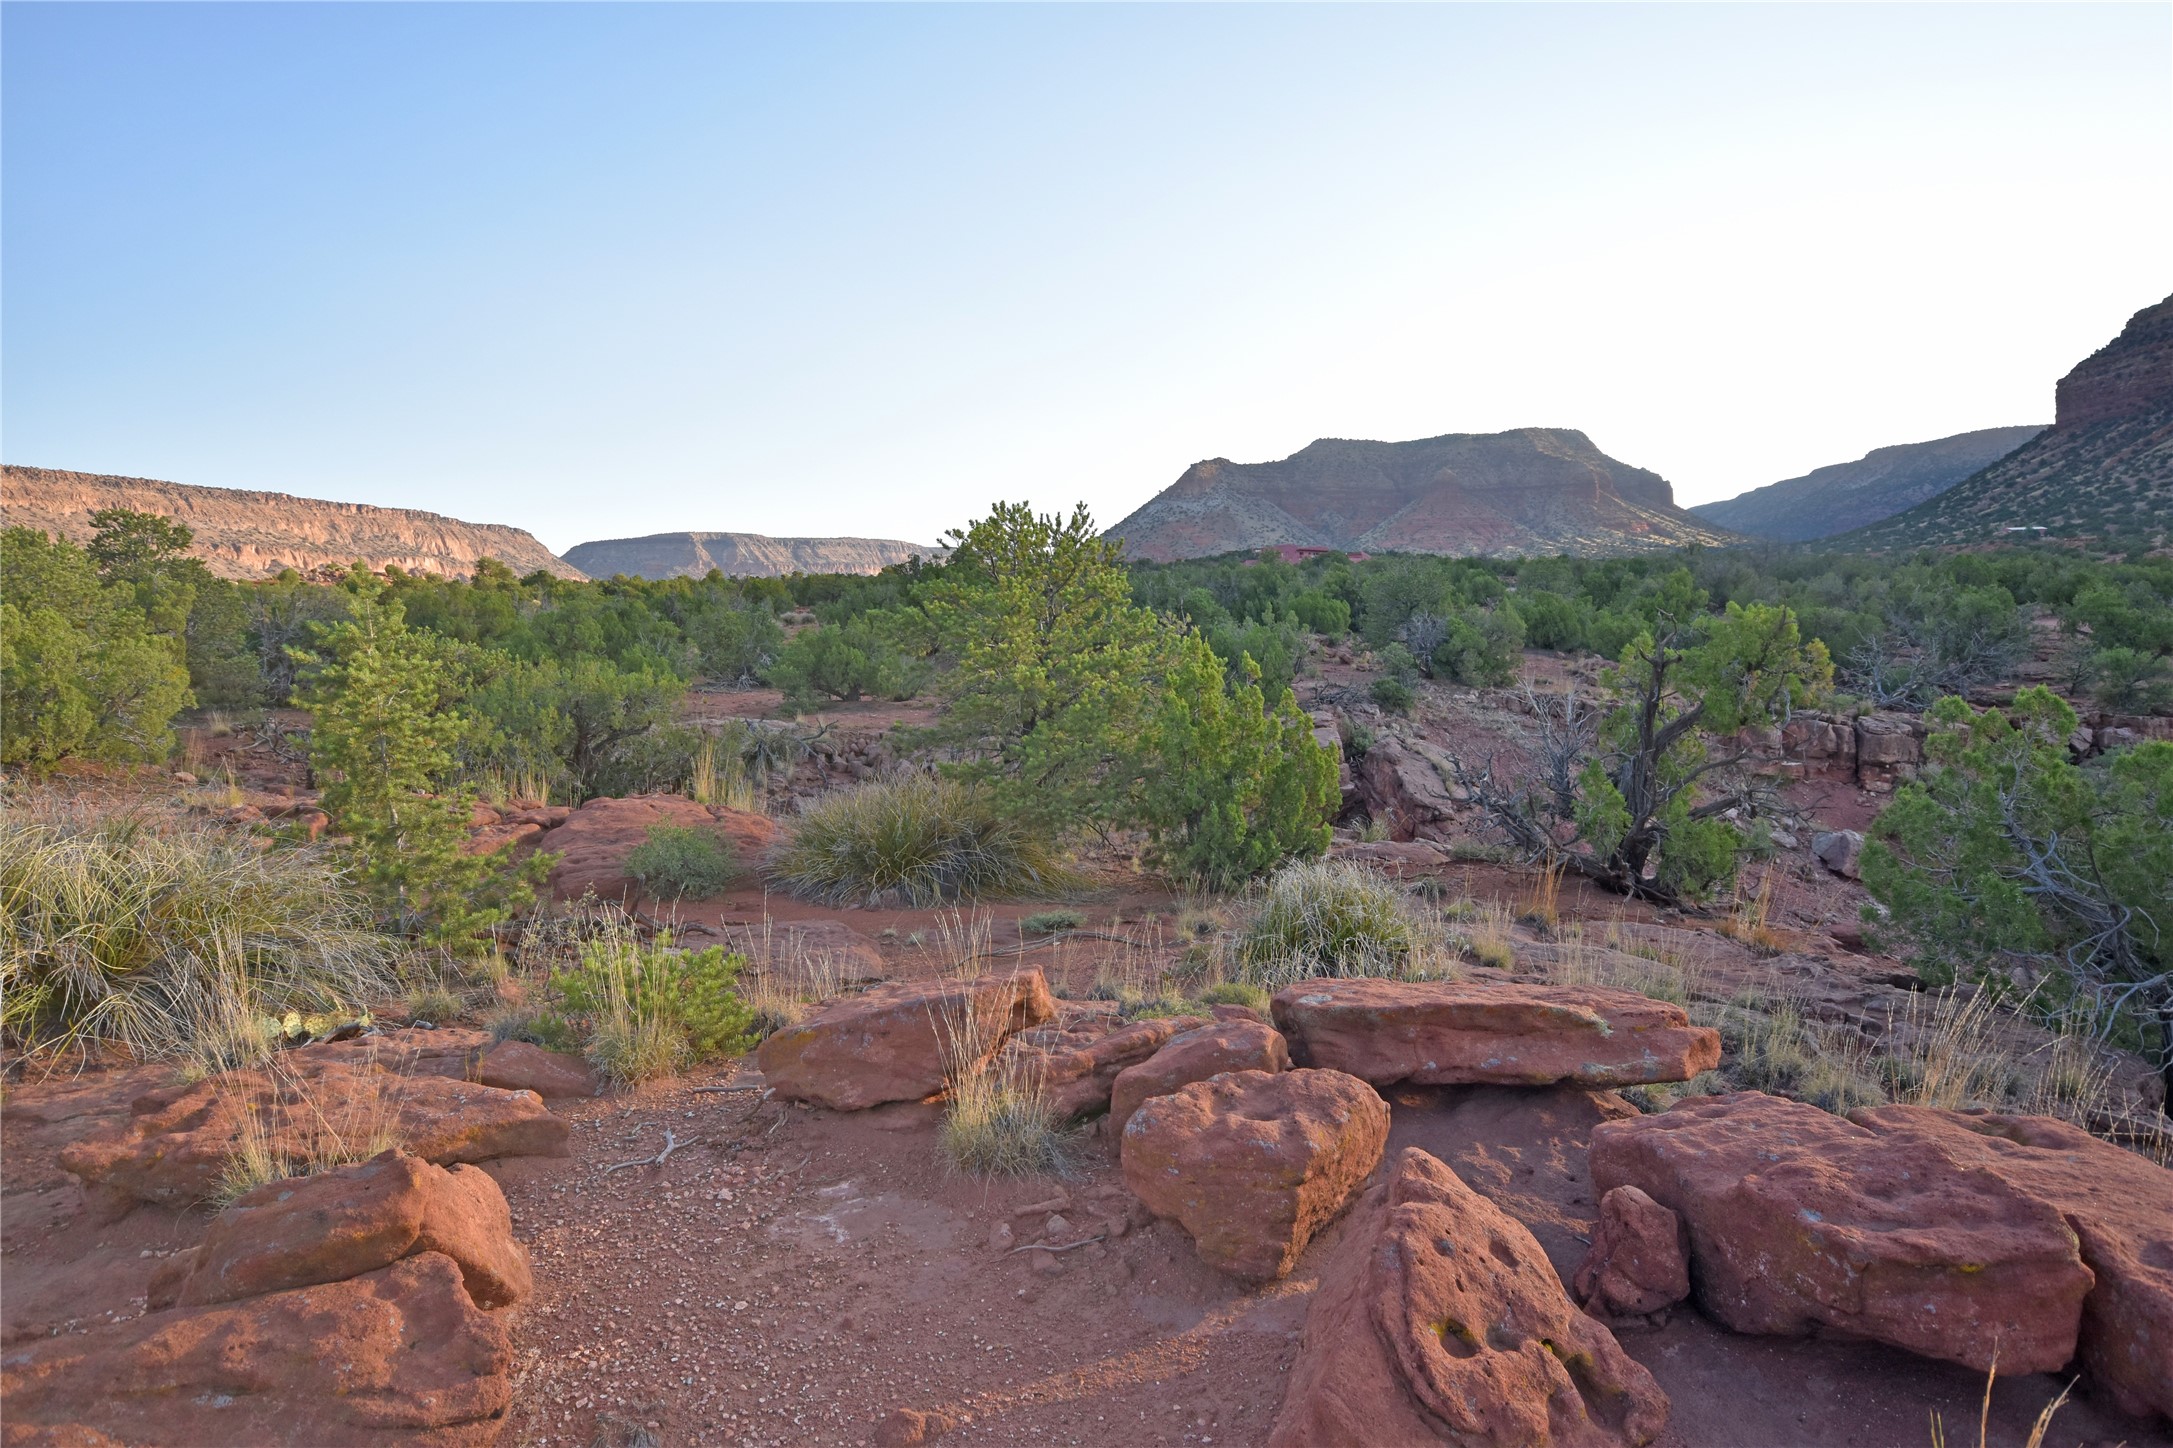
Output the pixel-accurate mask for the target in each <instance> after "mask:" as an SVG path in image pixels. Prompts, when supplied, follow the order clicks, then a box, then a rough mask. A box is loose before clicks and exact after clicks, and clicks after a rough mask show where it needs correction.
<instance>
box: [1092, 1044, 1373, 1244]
mask: <svg viewBox="0 0 2173 1448" xmlns="http://www.w3.org/2000/svg"><path fill="white" fill-rule="evenodd" d="M1387 1142H1388V1105H1387V1103H1386V1102H1384V1101H1382V1100H1381V1098H1380V1095H1379V1094H1378V1093H1377V1092H1375V1091H1374V1089H1373V1088H1372V1087H1371V1086H1368V1085H1367V1084H1366V1083H1365V1082H1363V1081H1360V1080H1359V1079H1358V1078H1357V1077H1355V1076H1347V1075H1345V1074H1344V1073H1342V1072H1341V1071H1280V1072H1270V1071H1231V1072H1225V1073H1224V1074H1222V1075H1219V1076H1215V1077H1213V1078H1211V1079H1209V1080H1206V1081H1196V1082H1194V1083H1193V1084H1191V1085H1189V1086H1184V1087H1181V1088H1179V1089H1178V1090H1176V1091H1173V1092H1171V1093H1170V1094H1169V1095H1166V1096H1154V1097H1150V1098H1148V1099H1147V1100H1146V1101H1144V1102H1142V1103H1141V1104H1140V1106H1139V1109H1138V1110H1136V1111H1134V1112H1133V1113H1132V1119H1131V1120H1130V1121H1128V1122H1127V1123H1125V1127H1124V1135H1123V1146H1122V1152H1123V1162H1124V1184H1125V1185H1126V1186H1128V1187H1130V1188H1131V1189H1132V1194H1133V1195H1134V1196H1136V1197H1138V1198H1139V1199H1140V1201H1141V1202H1143V1203H1145V1204H1146V1206H1147V1209H1148V1210H1149V1211H1151V1212H1153V1213H1154V1214H1155V1215H1156V1216H1158V1217H1164V1218H1168V1219H1169V1220H1172V1221H1175V1222H1176V1223H1178V1224H1179V1225H1180V1226H1182V1227H1183V1228H1184V1229H1185V1230H1186V1231H1187V1232H1188V1233H1190V1234H1191V1236H1192V1240H1193V1242H1194V1244H1195V1245H1196V1246H1197V1248H1198V1249H1199V1254H1200V1259H1201V1260H1202V1261H1204V1262H1206V1263H1207V1264H1208V1265H1209V1266H1211V1267H1215V1268H1219V1269H1220V1270H1222V1271H1224V1272H1227V1273H1229V1274H1230V1275H1231V1276H1233V1277H1240V1278H1245V1279H1248V1280H1253V1281H1266V1280H1269V1279H1272V1278H1276V1277H1281V1276H1284V1275H1285V1274H1287V1273H1288V1272H1289V1271H1290V1269H1291V1268H1292V1267H1293V1266H1294V1265H1296V1263H1297V1260H1298V1254H1299V1253H1301V1252H1303V1251H1304V1250H1305V1244H1306V1243H1307V1242H1309V1241H1311V1240H1312V1238H1313V1234H1314V1233H1315V1232H1317V1231H1319V1230H1320V1229H1321V1228H1322V1227H1323V1226H1325V1225H1327V1224H1328V1222H1330V1221H1331V1220H1333V1219H1334V1217H1335V1216H1336V1214H1337V1213H1338V1212H1341V1211H1342V1210H1343V1208H1344V1206H1345V1204H1346V1203H1348V1202H1349V1201H1350V1199H1351V1197H1352V1196H1353V1195H1354V1194H1355V1193H1356V1192H1357V1190H1358V1188H1359V1186H1360V1185H1361V1184H1363V1183H1364V1181H1365V1179H1366V1177H1367V1176H1368V1175H1369V1174H1370V1173H1371V1172H1372V1171H1373V1168H1374V1167H1375V1166H1376V1165H1378V1164H1379V1162H1380V1160H1381V1150H1382V1148H1383V1147H1384V1146H1385V1145H1386V1144H1387Z"/></svg>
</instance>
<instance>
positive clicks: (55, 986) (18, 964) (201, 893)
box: [0, 810, 393, 1055]
mask: <svg viewBox="0 0 2173 1448" xmlns="http://www.w3.org/2000/svg"><path fill="white" fill-rule="evenodd" d="M392 957H393V944H392V942H391V941H390V940H388V939H387V938H386V937H385V936H383V935H381V934H379V933H378V932H377V931H376V930H375V929H373V928H372V925H371V917H370V912H369V908H368V906H367V904H366V902H365V901H364V900H363V899H362V898H361V896H360V895H359V894H357V893H356V892H355V891H353V890H352V889H351V888H350V887H349V884H348V882H347V880H346V879H345V878H344V877H343V876H342V875H341V874H340V873H339V871H338V870H337V869H336V868H334V866H333V865H332V863H331V860H330V858H329V857H328V856H327V855H326V854H324V853H323V852H321V851H319V850H316V849H314V848H310V849H257V848H254V847H252V846H250V845H247V844H243V843H240V842H236V841H232V840H229V839H227V838H226V837H224V836H220V835H214V834H207V833H186V834H170V835H169V834H162V833H158V832H156V831H154V830H152V829H150V828H148V827H146V826H145V825H144V824H142V823H141V822H140V821H136V820H131V819H110V820H103V821H97V820H92V821H78V820H55V819H37V818H32V817H30V816H28V815H26V814H24V813H21V812H18V811H16V810H9V811H7V812H6V813H5V815H0V995H4V997H5V1003H4V1005H0V1024H4V1026H5V1029H6V1032H7V1035H8V1036H9V1037H10V1038H11V1039H12V1040H14V1041H16V1042H18V1043H21V1044H23V1045H25V1046H27V1047H28V1048H30V1049H32V1050H61V1049H66V1048H68V1047H70V1046H73V1045H76V1044H79V1043H83V1042H87V1041H94V1040H96V1041H111V1042H116V1043H119V1044H122V1045H125V1046H128V1047H130V1048H132V1049H133V1050H135V1051H137V1052H139V1053H141V1054H145V1055H173V1054H181V1053H183V1052H185V1051H186V1050H187V1048H188V1046H189V1044H190V1042H191V1041H192V1040H193V1039H194V1038H195V1032H196V1030H197V1027H198V1026H199V1024H200V1023H204V1022H212V1023H217V1022H221V1021H227V1020H230V1018H231V1016H232V1014H233V1011H234V1010H235V1009H238V1008H239V1004H238V1003H245V1004H246V1006H247V1007H248V1008H251V1009H262V1010H266V1011H269V1012H272V1013H274V1014H277V1013H280V1012H284V1011H287V1010H292V1009H300V1010H310V1011H314V1010H330V1009H338V1008H340V1007H342V1006H346V1005H349V1004H352V1003H354V1002H357V1001H362V1000H368V999H372V998H375V997H377V996H379V995H381V994H384V993H386V992H387V991H389V990H390V989H391V988H392V984H393V977H392V974H391V970H390V963H391V960H392Z"/></svg>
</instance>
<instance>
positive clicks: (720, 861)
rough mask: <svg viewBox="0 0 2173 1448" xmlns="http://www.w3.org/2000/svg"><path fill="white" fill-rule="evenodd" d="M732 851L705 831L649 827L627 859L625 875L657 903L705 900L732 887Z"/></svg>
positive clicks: (683, 827) (684, 827)
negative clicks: (729, 886) (633, 879)
mask: <svg viewBox="0 0 2173 1448" xmlns="http://www.w3.org/2000/svg"><path fill="white" fill-rule="evenodd" d="M735 868H736V867H735V865H734V864H733V860H732V851H731V849H730V848H729V847H727V846H726V844H725V843H724V841H722V840H720V839H718V838H717V836H716V835H714V834H713V833H711V832H710V831H708V830H703V829H691V828H688V827H686V826H682V825H651V826H650V827H649V835H648V838H647V839H644V840H643V841H642V842H641V843H640V844H638V845H636V846H635V847H634V848H633V850H632V851H630V852H629V853H628V854H627V857H626V873H627V874H629V875H631V876H633V877H634V878H635V879H636V880H638V881H640V882H641V888H642V889H644V890H646V891H648V892H649V894H651V895H654V896H655V897H656V898H657V899H659V900H706V899H708V898H709V897H710V896H712V895H715V894H717V893H718V892H720V891H721V890H723V889H724V887H725V886H726V885H728V884H730V883H731V880H732V875H733V873H734V870H735Z"/></svg>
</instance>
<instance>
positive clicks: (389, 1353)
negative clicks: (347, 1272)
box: [0, 1252, 513, 1448]
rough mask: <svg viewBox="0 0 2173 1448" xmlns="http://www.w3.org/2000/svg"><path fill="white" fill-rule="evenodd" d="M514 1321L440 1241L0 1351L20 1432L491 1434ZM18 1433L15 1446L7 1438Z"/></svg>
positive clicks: (190, 1447) (182, 1438)
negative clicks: (389, 1258) (434, 1248)
mask: <svg viewBox="0 0 2173 1448" xmlns="http://www.w3.org/2000/svg"><path fill="white" fill-rule="evenodd" d="M512 1366H513V1351H512V1344H511V1340H510V1337H509V1334H508V1329H507V1326H506V1323H505V1321H504V1319H503V1318H502V1317H500V1316H497V1315H493V1314H491V1313H488V1312H485V1311H483V1310H482V1309H481V1308H479V1307H478V1306H476V1304H475V1303H474V1302H473V1301H472V1300H471V1299H470V1298H469V1296H468V1291H467V1288H466V1286H465V1285H464V1284H463V1280H462V1274H461V1269H460V1265H459V1264H458V1263H456V1262H455V1261H454V1260H453V1259H452V1258H450V1257H447V1256H445V1255H444V1254H442V1253H438V1252H424V1253H421V1254H418V1255H416V1256H412V1257H407V1258H404V1259H402V1260H400V1261H398V1262H395V1263H394V1264H393V1265H392V1266H390V1267H385V1268H381V1269H379V1270H377V1271H374V1272H368V1273H365V1274H363V1275H362V1276H359V1277H353V1278H349V1279H347V1280H345V1281H342V1282H334V1283H327V1284H323V1285H320V1286H314V1287H303V1288H299V1289H296V1290H293V1291H287V1292H275V1293H271V1294H268V1295H266V1296H261V1297H252V1298H249V1299H247V1300H245V1301H240V1302H233V1303H227V1304H223V1305H220V1306H215V1307H200V1308H193V1309H187V1310H183V1311H176V1312H153V1313H150V1314H147V1315H145V1316H143V1317H139V1318H135V1319H132V1320H129V1321H126V1322H121V1323H117V1324H114V1325H112V1326H109V1327H102V1328H94V1329H93V1330H91V1331H89V1332H85V1333H71V1334H67V1335H64V1336H60V1337H53V1338H45V1339H40V1340H37V1341H34V1342H31V1343H28V1344H22V1345H18V1346H15V1347H11V1348H9V1349H8V1351H7V1352H6V1354H5V1356H4V1357H0V1396H4V1397H5V1399H6V1402H7V1413H8V1420H9V1429H10V1432H11V1434H12V1433H15V1432H17V1431H23V1432H28V1431H30V1430H45V1431H47V1432H49V1433H50V1434H51V1441H55V1442H77V1443H82V1442H92V1443H95V1442H98V1441H100V1440H99V1438H98V1437H97V1436H95V1435H98V1434H104V1435H107V1437H109V1438H111V1439H114V1440H118V1441H120V1442H125V1443H128V1444H132V1445H150V1448H202V1445H204V1444H210V1443H308V1444H311V1445H319V1448H346V1445H360V1444H381V1443H386V1442H400V1443H403V1444H416V1445H426V1444H427V1445H443V1448H455V1445H483V1444H488V1443H491V1442H493V1441H494V1440H495V1439H496V1438H497V1436H498V1432H499V1428H500V1419H501V1417H502V1415H503V1414H504V1412H505V1410H506V1408H507V1406H508V1405H509V1404H510V1403H511V1401H512V1394H513V1386H512V1375H511V1370H512ZM11 1441H14V1440H13V1439H12V1438H11Z"/></svg>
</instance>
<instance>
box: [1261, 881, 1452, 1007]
mask: <svg viewBox="0 0 2173 1448" xmlns="http://www.w3.org/2000/svg"><path fill="white" fill-rule="evenodd" d="M1418 937H1419V932H1418V929H1417V927H1416V925H1415V924H1414V922H1413V921H1412V919H1411V916H1410V913H1409V910H1408V908H1407V906H1406V904H1405V900H1404V896H1403V893H1402V892H1401V891H1399V890H1398V889H1397V888H1396V887H1395V886H1394V885H1393V884H1391V883H1390V882H1389V881H1388V880H1387V879H1386V878H1385V877H1383V876H1382V875H1380V874H1378V873H1377V872H1375V871H1373V870H1369V869H1367V868H1365V867H1364V866H1363V865H1357V864H1352V863H1350V862H1347V861H1333V860H1331V861H1319V862H1312V861H1309V862H1305V863H1300V864H1295V865H1287V866H1285V867H1284V868H1283V869H1282V870H1281V871H1280V872H1278V873H1277V874H1276V875H1275V876H1274V877H1273V878H1272V879H1270V880H1269V881H1268V882H1267V884H1266V885H1265V886H1264V887H1263V888H1262V891H1261V895H1260V902H1259V905H1258V907H1257V908H1256V909H1255V910H1254V912H1253V915H1252V919H1251V920H1250V921H1249V922H1248V923H1247V924H1246V926H1245V928H1244V931H1243V932H1242V934H1241V935H1240V936H1239V939H1238V950H1237V954H1238V964H1239V967H1240V970H1241V972H1242V974H1243V977H1244V978H1245V979H1246V980H1248V981H1250V982H1252V983H1254V984H1256V985H1266V986H1270V987H1272V986H1278V985H1285V984H1288V983H1289V982H1291V981H1293V980H1300V979H1303V978H1304V977H1306V976H1314V975H1398V974H1401V973H1402V972H1403V971H1404V969H1405V968H1406V966H1407V965H1408V964H1409V962H1410V960H1411V957H1412V953H1413V951H1414V950H1415V949H1416V948H1417V946H1418V943H1419V938H1418Z"/></svg>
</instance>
